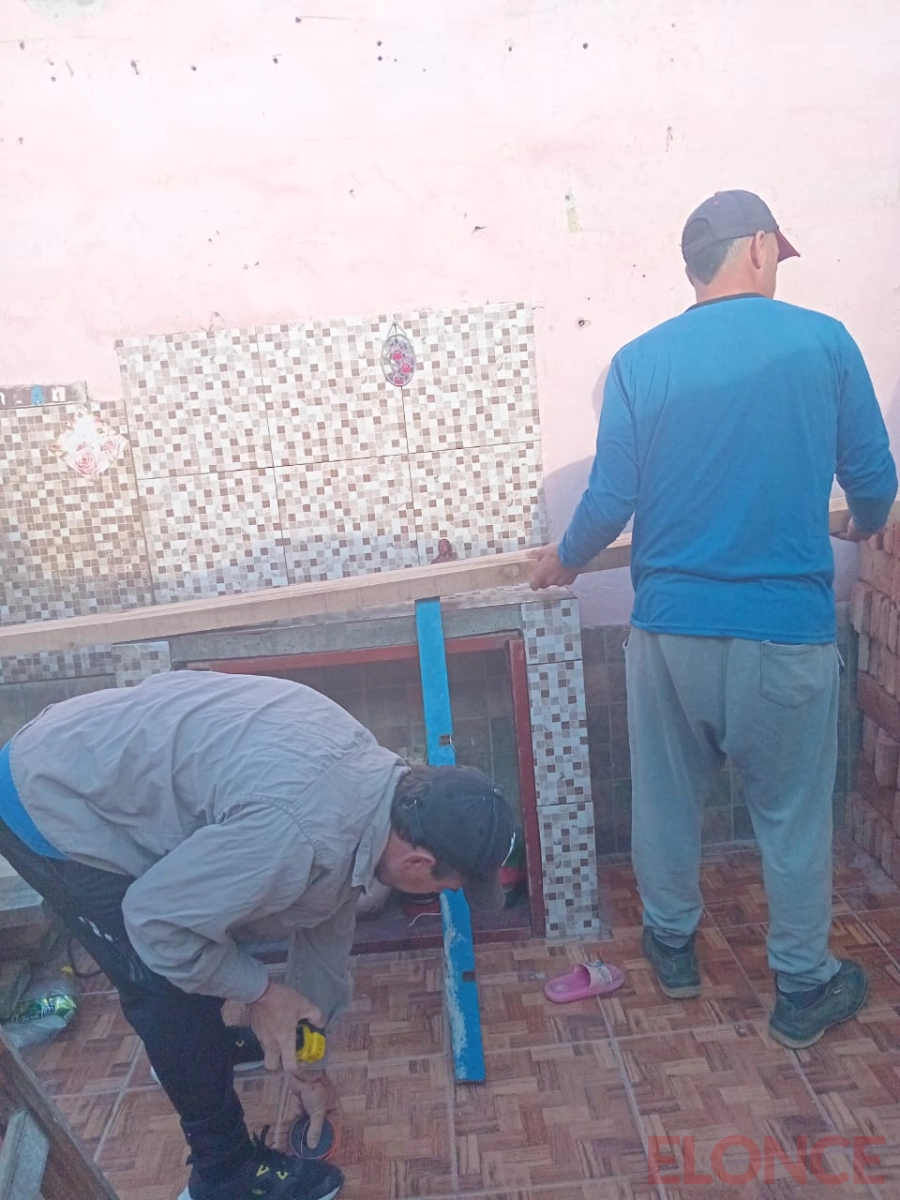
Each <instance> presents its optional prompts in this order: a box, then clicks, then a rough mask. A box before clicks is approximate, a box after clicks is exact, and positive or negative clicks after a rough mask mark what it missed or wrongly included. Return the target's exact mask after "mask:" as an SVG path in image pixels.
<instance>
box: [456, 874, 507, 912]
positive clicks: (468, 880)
mask: <svg viewBox="0 0 900 1200" xmlns="http://www.w3.org/2000/svg"><path fill="white" fill-rule="evenodd" d="M463 892H465V896H466V900H467V901H468V903H469V905H470V907H471V908H478V909H482V910H484V909H487V910H491V911H496V910H497V909H498V908H503V906H504V904H505V903H506V893H505V892H504V891H503V885H502V884H501V882H500V873H499V871H495V872H494V873H493V874H492V875H490V876H489V877H487V878H484V877H481V876H475V875H464V876H463Z"/></svg>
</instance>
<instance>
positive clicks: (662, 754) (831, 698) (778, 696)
mask: <svg viewBox="0 0 900 1200" xmlns="http://www.w3.org/2000/svg"><path fill="white" fill-rule="evenodd" d="M625 662H626V678H627V684H628V729H629V735H630V739H631V776H632V789H633V791H632V825H633V835H632V860H633V863H634V869H635V873H636V875H637V880H638V886H639V888H640V891H641V898H642V900H643V905H644V924H645V925H647V926H649V927H650V928H651V929H653V930H654V931H656V932H657V933H658V934H659V935H661V938H662V940H663V941H665V942H667V943H668V944H670V945H679V944H681V943H683V941H684V940H685V939H686V938H687V937H688V936H690V934H691V933H693V931H694V929H695V928H696V927H697V923H698V921H699V920H700V913H701V909H702V905H703V901H702V897H701V895H700V833H701V827H702V821H703V807H704V802H705V800H706V799H707V797H708V796H709V795H710V793H711V792H712V790H713V788H714V786H715V783H716V776H717V774H718V772H719V770H720V768H721V767H722V765H723V763H724V761H725V758H726V756H727V757H728V758H729V759H730V760H731V762H732V763H733V765H734V767H735V768H736V770H737V771H738V772H739V773H740V776H741V779H742V782H743V785H744V794H745V796H746V800H747V807H748V809H749V811H750V818H751V820H752V822H753V829H754V832H755V834H756V838H757V841H758V843H759V848H760V851H761V853H762V863H763V878H764V881H765V887H766V896H767V898H768V902H769V934H768V940H767V946H768V953H769V965H770V966H771V968H772V970H773V971H775V972H776V973H777V978H778V983H779V985H780V986H781V987H782V988H783V989H784V990H785V991H801V990H804V989H806V988H810V987H814V986H815V985H816V984H819V983H825V982H826V981H827V980H829V979H830V978H831V976H832V975H833V974H834V973H835V971H836V970H837V969H838V964H837V960H836V959H835V958H834V957H833V956H832V955H831V954H830V953H829V951H828V935H829V931H830V928H831V857H832V818H831V796H832V792H833V790H834V777H835V768H836V763H837V708H838V683H839V677H840V657H839V655H838V652H837V647H836V646H835V645H834V644H829V645H824V646H783V645H778V644H775V643H773V642H752V641H747V640H744V639H741V638H714V637H682V636H676V635H670V634H659V633H648V632H646V631H645V630H642V629H634V628H633V629H632V630H631V633H630V635H629V638H628V642H627V644H626V651H625Z"/></svg>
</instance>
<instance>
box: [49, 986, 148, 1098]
mask: <svg viewBox="0 0 900 1200" xmlns="http://www.w3.org/2000/svg"><path fill="white" fill-rule="evenodd" d="M139 1045H140V1042H139V1039H138V1036H137V1034H136V1033H135V1032H134V1031H133V1029H132V1028H131V1026H130V1025H129V1024H128V1022H127V1021H126V1020H125V1018H124V1017H123V1016H122V1010H121V1009H120V1007H119V1001H118V997H117V996H116V995H115V994H108V995H87V996H82V998H81V1001H80V1003H79V1005H78V1009H77V1011H76V1013H75V1017H74V1019H73V1020H72V1023H71V1024H70V1025H69V1026H68V1028H66V1029H64V1030H63V1031H62V1033H60V1034H59V1035H58V1036H57V1037H55V1038H54V1039H53V1040H52V1041H50V1042H44V1043H43V1044H42V1045H38V1046H35V1047H33V1048H32V1049H30V1050H28V1051H26V1054H25V1058H26V1060H27V1062H28V1065H29V1066H30V1067H31V1069H32V1070H33V1071H34V1073H35V1074H36V1075H37V1077H38V1079H39V1080H40V1082H41V1085H42V1087H43V1088H44V1089H45V1091H46V1092H47V1094H48V1095H50V1096H60V1095H68V1096H72V1095H79V1094H84V1093H89V1092H109V1091H118V1090H119V1088H121V1087H122V1086H123V1085H124V1084H125V1082H126V1080H127V1078H128V1073H129V1071H130V1070H131V1064H132V1062H133V1061H134V1058H135V1055H136V1054H137V1051H138V1046H139Z"/></svg>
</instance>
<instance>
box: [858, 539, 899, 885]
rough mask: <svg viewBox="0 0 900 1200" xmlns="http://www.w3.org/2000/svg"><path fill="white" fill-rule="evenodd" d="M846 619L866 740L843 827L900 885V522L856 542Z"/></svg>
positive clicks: (863, 743)
mask: <svg viewBox="0 0 900 1200" xmlns="http://www.w3.org/2000/svg"><path fill="white" fill-rule="evenodd" d="M850 620H851V623H852V625H853V628H854V629H855V630H856V631H857V633H858V634H859V660H858V662H859V677H858V679H857V686H856V697H857V703H858V705H859V708H860V710H861V712H862V714H863V738H862V749H861V751H860V756H859V764H858V767H857V772H856V791H855V792H854V793H853V794H852V795H851V796H850V797H849V799H848V802H847V830H848V832H849V833H850V836H851V837H852V838H853V840H854V841H855V842H856V843H857V844H858V845H859V846H861V847H862V849H863V850H865V851H866V852H867V853H868V854H871V855H872V856H873V857H874V858H875V859H877V860H878V862H879V863H880V864H881V867H882V868H883V869H884V870H885V871H887V873H888V874H889V875H890V876H891V878H892V879H893V880H894V881H895V882H900V525H891V526H889V527H888V528H887V529H886V530H885V531H884V533H883V534H879V535H878V536H877V537H874V538H871V539H870V540H869V541H868V542H863V543H862V545H861V546H860V553H859V580H858V582H857V583H856V584H855V585H854V588H853V594H852V597H851V602H850Z"/></svg>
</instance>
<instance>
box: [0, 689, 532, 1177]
mask: <svg viewBox="0 0 900 1200" xmlns="http://www.w3.org/2000/svg"><path fill="white" fill-rule="evenodd" d="M513 837H514V830H513V820H512V815H511V813H510V810H509V807H508V805H507V804H506V802H505V800H504V799H503V796H502V794H501V792H500V791H499V789H497V788H495V787H494V785H493V783H492V782H491V780H489V779H488V778H487V776H485V775H483V774H482V773H481V772H480V771H476V770H474V769H473V768H468V767H436V768H431V767H412V768H410V766H409V765H408V764H407V763H405V762H404V761H403V760H402V759H400V758H399V757H398V756H397V755H396V754H393V753H392V752H391V751H389V750H386V749H385V748H384V747H382V746H379V745H378V743H377V742H376V741H375V739H374V737H373V736H372V735H371V733H369V732H368V730H366V729H365V728H364V727H363V726H362V725H360V724H359V723H358V722H357V721H355V720H354V719H353V718H352V717H351V716H350V715H349V714H348V713H346V712H345V711H344V710H343V709H341V708H340V707H339V706H338V705H337V704H334V703H333V702H332V701H331V700H328V699H327V698H326V697H324V696H322V695H320V694H319V693H318V692H315V691H313V690H311V689H310V688H306V687H303V686H301V685H300V684H296V683H292V682H289V681H286V680H282V679H274V678H269V677H255V676H247V675H222V674H216V673H211V672H194V671H177V672H173V673H171V674H163V675H157V676H153V677H152V678H151V679H149V680H147V681H146V682H145V683H142V684H141V685H140V686H139V687H137V688H130V689H111V690H107V691H101V692H97V693H94V694H91V695H87V696H79V697H76V698H75V699H72V700H67V701H64V702H63V703H60V704H56V705H52V706H51V707H50V708H48V709H45V710H44V711H43V712H42V713H41V714H40V715H39V716H38V717H36V718H35V719H34V720H33V721H32V722H30V723H29V724H28V725H26V726H25V727H24V728H23V729H21V730H20V731H19V732H18V733H17V734H15V736H14V737H13V738H12V740H11V742H10V743H9V744H8V745H7V746H6V747H4V748H3V750H2V751H0V853H2V854H3V855H4V856H5V857H6V858H7V859H8V861H9V862H10V863H11V864H12V866H13V867H14V868H15V869H16V870H17V871H18V872H19V874H20V875H22V877H23V878H24V879H26V880H27V881H28V882H29V883H30V884H31V885H32V886H33V887H35V888H36V889H37V890H38V891H39V892H40V893H41V894H42V895H43V896H45V897H46V898H47V900H48V901H49V903H50V904H51V905H52V906H53V907H54V908H55V909H56V910H57V911H58V912H59V913H60V915H61V916H62V917H63V919H64V920H65V922H66V924H67V926H68V928H69V929H70V930H71V931H72V932H73V933H75V934H76V936H77V937H78V938H79V939H80V940H81V941H82V942H83V944H84V945H85V946H86V947H87V949H88V950H89V951H90V953H91V954H92V955H93V957H94V958H95V959H96V961H97V963H98V964H99V965H100V966H101V967H102V968H103V970H104V971H105V972H106V974H107V975H108V976H109V978H110V980H111V981H112V982H113V984H114V985H115V986H116V988H117V989H118V992H119V996H120V1000H121V1003H122V1009H123V1012H124V1014H125V1016H126V1018H127V1019H128V1021H129V1022H130V1024H131V1025H132V1026H133V1028H134V1029H135V1030H136V1032H137V1033H138V1034H139V1036H140V1037H141V1040H142V1041H143V1043H144V1046H145V1047H146V1050H147V1055H148V1057H149V1059H150V1062H151V1065H152V1066H153V1068H154V1071H155V1073H156V1075H157V1077H158V1078H159V1080H160V1082H161V1084H162V1086H163V1088H164V1089H165V1091H166V1093H167V1094H168V1096H169V1098H170V1100H171V1101H172V1103H173V1105H174V1106H175V1108H176V1110H177V1111H178V1114H179V1116H180V1118H181V1124H182V1128H183V1130H184V1134H185V1138H186V1140H187V1142H188V1145H189V1146H190V1149H191V1158H190V1160H189V1161H190V1162H191V1163H192V1164H193V1170H192V1172H191V1177H190V1180H189V1182H188V1186H187V1187H186V1189H185V1191H184V1192H183V1193H182V1197H181V1200H225V1198H227V1200H244V1198H246V1200H250V1198H251V1197H266V1198H268V1200H330V1198H331V1197H333V1196H334V1195H336V1194H337V1191H338V1190H339V1188H340V1186H341V1183H342V1180H343V1177H342V1176H341V1173H340V1171H338V1170H337V1169H336V1168H335V1167H332V1166H329V1165H328V1164H326V1163H323V1162H316V1161H307V1160H300V1159H295V1158H288V1157H287V1156H285V1155H283V1154H281V1153H279V1152H278V1151H276V1150H274V1149H272V1148H271V1147H268V1146H266V1145H265V1143H264V1140H263V1139H261V1138H259V1137H254V1138H251V1137H250V1135H249V1133H248V1131H247V1128H246V1126H245V1124H244V1119H243V1110H242V1108H241V1105H240V1102H239V1100H238V1097H237V1094H236V1093H235V1090H234V1086H233V1058H232V1054H231V1051H230V1048H229V1043H228V1033H227V1030H226V1026H225V1024H224V1023H223V1020H222V1015H221V1010H222V1004H223V1002H224V1000H226V999H232V1000H238V1001H241V1002H243V1003H244V1004H246V1005H248V1007H249V1020H250V1024H251V1026H252V1028H253V1031H254V1033H255V1034H256V1036H257V1037H258V1039H259V1041H260V1043H261V1044H262V1048H263V1050H264V1052H265V1063H266V1066H267V1067H268V1068H269V1069H277V1068H278V1067H279V1066H281V1067H282V1069H284V1070H286V1071H288V1072H290V1074H291V1076H292V1085H293V1086H294V1090H295V1091H296V1093H297V1094H298V1095H299V1097H300V1100H301V1102H302V1103H303V1106H304V1107H305V1108H306V1110H307V1111H308V1112H309V1113H310V1116H311V1129H310V1133H309V1137H308V1140H309V1143H310V1145H312V1146H315V1145H316V1144H317V1143H318V1137H319V1133H320V1131H321V1128H322V1122H323V1120H324V1117H325V1114H326V1112H328V1111H329V1110H331V1109H333V1108H334V1107H336V1096H335V1094H334V1091H333V1088H332V1086H331V1084H330V1082H329V1081H328V1078H327V1075H326V1074H325V1072H324V1071H322V1070H321V1069H320V1068H319V1067H312V1066H307V1067H304V1066H303V1065H302V1064H298V1062H297V1060H296V1045H295V1039H296V1028H297V1024H298V1022H300V1021H301V1020H307V1021H309V1022H310V1023H311V1024H313V1025H315V1026H320V1027H324V1026H326V1025H327V1023H328V1021H329V1020H330V1019H331V1018H332V1017H333V1016H334V1015H335V1014H336V1013H338V1012H339V1011H340V1010H341V1009H342V1007H343V1006H344V1005H346V1003H347V1001H348V998H349V981H348V977H347V959H348V956H349V953H350V947H351V943H352V940H353V930H354V923H355V910H356V903H357V900H358V898H359V896H360V894H361V893H362V892H364V891H365V890H366V889H367V888H369V887H371V885H372V882H373V880H376V879H377V880H379V881H380V882H381V883H383V884H386V885H388V886H389V887H396V888H398V889H400V890H402V891H404V892H408V893H411V894H425V893H430V892H433V891H435V890H436V889H437V888H444V887H447V888H458V887H463V888H465V891H466V894H467V896H468V897H469V899H470V901H472V902H473V903H475V904H482V905H483V904H485V903H491V902H494V903H497V902H498V901H500V899H501V897H502V893H500V890H499V884H498V881H497V873H498V868H499V867H500V865H501V863H502V862H503V860H504V859H505V858H506V857H507V855H508V853H509V850H510V847H511V843H512V840H513ZM261 934H265V935H266V936H268V937H274V938H279V937H280V938H288V939H289V954H288V972H287V978H288V981H289V982H288V983H284V984H282V983H279V982H276V981H273V980H271V979H270V978H269V975H268V972H267V970H266V968H265V967H264V966H263V964H262V963H260V962H258V961H257V960H256V959H254V958H253V957H252V955H251V954H250V953H249V952H248V950H247V949H246V948H245V945H244V944H242V943H245V942H248V941H252V940H254V939H258V938H259V937H260V935H261Z"/></svg>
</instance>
